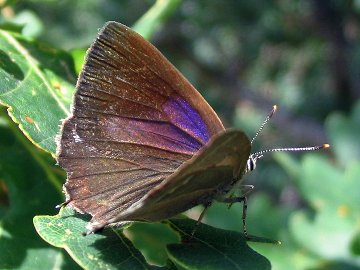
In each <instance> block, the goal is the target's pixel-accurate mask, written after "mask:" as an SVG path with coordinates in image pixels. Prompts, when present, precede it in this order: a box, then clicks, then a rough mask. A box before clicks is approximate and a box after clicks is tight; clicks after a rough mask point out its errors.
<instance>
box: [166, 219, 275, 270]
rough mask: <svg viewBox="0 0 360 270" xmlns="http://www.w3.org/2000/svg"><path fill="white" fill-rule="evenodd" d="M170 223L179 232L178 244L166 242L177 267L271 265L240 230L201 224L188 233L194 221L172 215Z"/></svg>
mask: <svg viewBox="0 0 360 270" xmlns="http://www.w3.org/2000/svg"><path fill="white" fill-rule="evenodd" d="M170 225H171V226H172V227H173V228H174V229H175V230H176V231H178V232H179V233H180V236H181V238H182V243H181V244H170V245H168V255H169V257H170V259H171V260H172V261H173V262H174V263H175V265H176V266H178V267H179V268H180V269H229V270H230V269H262V270H264V269H270V268H271V266H270V262H269V261H268V260H267V259H266V258H265V257H263V256H261V255H260V254H258V253H257V252H255V251H254V250H253V249H251V248H250V247H249V246H248V245H247V243H246V239H245V237H244V235H243V234H241V233H237V232H233V231H226V230H222V229H216V228H214V227H211V226H209V225H205V224H200V225H199V227H198V228H197V230H196V232H195V234H194V236H193V237H192V238H191V237H190V235H191V233H192V232H193V230H194V227H195V226H196V221H194V220H190V219H172V220H171V221H170Z"/></svg>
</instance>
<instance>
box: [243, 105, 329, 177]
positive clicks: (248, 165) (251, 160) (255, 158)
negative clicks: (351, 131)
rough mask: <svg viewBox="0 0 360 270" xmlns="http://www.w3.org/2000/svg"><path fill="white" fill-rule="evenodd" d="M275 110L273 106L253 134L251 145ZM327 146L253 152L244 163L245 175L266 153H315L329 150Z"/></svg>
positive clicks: (275, 107) (253, 168)
mask: <svg viewBox="0 0 360 270" xmlns="http://www.w3.org/2000/svg"><path fill="white" fill-rule="evenodd" d="M276 110H277V106H276V105H274V106H273V109H272V110H271V112H270V113H269V114H268V115H267V117H266V118H265V120H264V122H263V123H262V124H261V126H260V128H259V130H258V131H257V132H256V133H255V136H254V137H253V138H252V140H251V144H253V142H254V141H255V139H256V137H257V136H258V135H259V134H260V132H261V131H262V129H263V128H264V126H265V125H266V124H267V122H268V121H269V120H270V118H271V117H272V116H273V115H274V113H275V112H276ZM329 147H330V145H329V144H323V145H318V146H307V147H290V148H273V149H266V150H262V151H259V152H255V153H253V154H251V155H250V156H249V158H248V160H247V162H246V168H245V173H248V172H251V171H253V170H255V168H256V162H257V161H258V160H259V159H260V158H262V157H263V156H264V154H266V153H271V152H299V151H315V150H319V149H323V148H329Z"/></svg>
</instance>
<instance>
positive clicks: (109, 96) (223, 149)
mask: <svg viewBox="0 0 360 270" xmlns="http://www.w3.org/2000/svg"><path fill="white" fill-rule="evenodd" d="M274 110H275V109H274ZM274 110H273V111H274ZM272 113H273V112H272ZM272 113H271V114H270V115H269V116H268V118H267V119H269V118H270V117H271V115H272ZM266 121H267V120H266ZM266 121H265V122H266ZM261 129H262V127H261V128H260V130H261ZM260 130H259V131H260ZM255 137H256V136H255ZM320 148H324V146H319V147H313V148H312V150H314V149H320ZM294 149H297V148H294ZM299 149H304V148H299ZM277 150H279V151H282V150H283V149H272V150H271V151H277ZM250 151H251V141H250V140H249V138H248V137H247V136H246V135H245V133H244V132H243V131H241V130H225V128H224V126H223V124H222V122H221V120H220V119H219V117H218V116H217V114H216V113H215V112H214V110H213V109H212V108H211V107H210V105H209V104H208V103H207V102H206V101H205V99H204V98H203V97H202V96H201V95H200V94H199V92H197V90H196V89H195V88H194V87H193V86H192V85H191V84H190V83H189V81H187V79H185V77H184V76H183V75H182V74H181V73H180V72H179V71H178V70H177V69H176V68H175V67H174V66H173V65H172V64H171V63H170V62H169V61H168V60H167V59H166V58H165V57H164V56H163V55H162V54H161V53H160V52H159V51H158V50H157V49H156V48H155V47H154V46H153V45H151V44H150V43H149V42H148V41H146V40H145V39H144V38H142V37H141V36H140V35H139V34H137V33H136V32H134V31H133V30H131V29H130V28H128V27H126V26H125V25H122V24H120V23H117V22H108V23H107V24H106V25H105V26H104V27H103V29H102V30H101V31H100V33H99V35H98V37H97V38H96V40H95V42H94V43H93V44H92V46H91V48H90V49H89V51H88V52H87V56H86V60H85V64H84V67H83V69H82V71H81V74H80V76H79V79H78V83H77V86H76V92H75V96H74V103H73V107H72V113H71V115H70V116H69V117H68V118H67V119H65V120H64V122H63V124H62V128H61V133H60V136H59V138H58V148H57V161H58V164H59V165H60V166H61V167H63V168H64V169H65V170H66V172H67V181H66V183H65V184H64V192H65V194H66V201H65V203H64V204H65V205H67V206H69V207H71V208H74V209H75V210H77V211H78V212H80V213H88V214H91V216H92V218H91V220H90V221H89V223H88V225H87V234H89V233H93V232H96V231H98V230H100V229H102V228H104V227H105V226H109V225H114V224H121V223H125V222H130V221H149V222H152V221H160V220H164V219H168V218H170V217H173V216H175V215H177V214H179V213H182V212H184V211H186V210H188V209H190V208H192V207H194V206H196V205H204V206H205V207H208V206H209V205H210V204H211V203H212V202H213V201H214V200H218V201H223V202H228V203H233V202H236V201H242V200H245V197H231V196H229V195H228V194H229V192H230V191H231V190H232V189H233V188H234V187H236V186H238V185H239V183H240V182H241V179H242V176H243V174H245V173H246V172H248V171H251V170H253V169H254V168H255V165H256V161H257V159H259V158H260V157H262V155H263V154H264V153H265V152H266V151H263V152H258V153H255V154H251V153H250ZM200 219H201V218H200ZM200 219H199V220H200ZM244 224H245V221H244Z"/></svg>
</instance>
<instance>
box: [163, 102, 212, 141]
mask: <svg viewBox="0 0 360 270" xmlns="http://www.w3.org/2000/svg"><path fill="white" fill-rule="evenodd" d="M163 111H164V112H165V113H166V114H167V115H168V117H169V118H170V120H171V122H172V123H174V124H175V125H176V126H178V127H179V128H180V129H182V130H184V131H185V132H186V133H188V134H190V135H191V136H192V137H193V138H194V140H196V141H198V142H201V143H202V144H204V145H205V144H206V143H207V142H208V141H209V139H210V135H209V131H208V129H207V127H206V124H205V122H204V121H203V120H202V118H201V116H200V114H199V113H198V112H197V111H196V110H195V109H194V108H192V107H191V105H190V104H189V103H188V102H187V101H186V100H184V99H182V98H181V97H180V96H175V97H174V96H172V97H170V98H169V99H168V100H167V101H166V103H165V104H164V105H163Z"/></svg>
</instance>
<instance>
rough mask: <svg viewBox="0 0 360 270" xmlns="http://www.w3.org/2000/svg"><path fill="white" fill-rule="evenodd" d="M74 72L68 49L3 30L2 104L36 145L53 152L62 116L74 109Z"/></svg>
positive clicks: (0, 45) (0, 60)
mask: <svg viewBox="0 0 360 270" xmlns="http://www.w3.org/2000/svg"><path fill="white" fill-rule="evenodd" d="M74 74H75V72H74V68H73V63H72V59H71V57H70V56H69V55H68V54H67V53H65V52H63V51H60V50H55V49H53V48H50V47H47V46H45V45H44V44H40V43H37V42H34V41H31V40H28V39H25V38H24V37H22V36H20V35H18V34H15V33H12V32H7V31H3V30H0V80H1V82H2V83H1V84H0V104H3V105H5V106H7V107H9V109H8V112H9V115H10V116H11V118H12V119H13V120H14V122H16V123H18V124H19V128H20V129H21V130H22V131H23V133H24V134H25V135H26V136H27V137H28V138H29V139H30V140H31V141H32V142H33V143H34V144H35V145H37V146H39V147H41V148H43V149H44V150H46V151H48V152H50V153H53V154H54V153H55V149H56V144H55V136H56V134H57V133H58V131H59V125H60V120H61V119H64V118H65V117H66V116H67V115H68V114H69V111H70V103H71V101H72V94H73V91H74V85H75V81H76V79H75V76H74Z"/></svg>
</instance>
